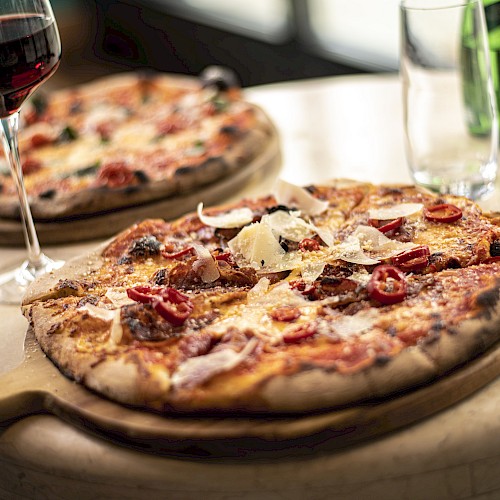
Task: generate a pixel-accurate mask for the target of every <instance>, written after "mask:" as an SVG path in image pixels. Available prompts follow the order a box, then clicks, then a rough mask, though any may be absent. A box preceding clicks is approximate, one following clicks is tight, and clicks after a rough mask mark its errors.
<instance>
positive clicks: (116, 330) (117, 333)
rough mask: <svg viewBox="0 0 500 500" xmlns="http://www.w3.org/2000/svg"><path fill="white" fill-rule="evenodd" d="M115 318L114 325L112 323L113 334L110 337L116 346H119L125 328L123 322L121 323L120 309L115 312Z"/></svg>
mask: <svg viewBox="0 0 500 500" xmlns="http://www.w3.org/2000/svg"><path fill="white" fill-rule="evenodd" d="M114 313H115V315H114V317H113V323H111V332H110V334H109V336H110V337H111V340H112V341H113V342H114V343H115V344H119V343H120V342H121V340H122V337H123V327H122V322H121V310H120V309H115V310H114Z"/></svg>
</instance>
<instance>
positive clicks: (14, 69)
mask: <svg viewBox="0 0 500 500" xmlns="http://www.w3.org/2000/svg"><path fill="white" fill-rule="evenodd" d="M0 1H1V0H0ZM60 59H61V42H60V40H59V33H58V31H57V26H56V24H55V22H54V19H52V18H47V17H45V16H43V15H38V14H19V15H9V16H0V118H5V117H6V116H9V115H11V114H12V113H14V112H15V111H17V110H18V109H19V107H20V106H21V104H22V103H23V102H24V101H25V99H26V98H27V97H28V96H29V95H30V94H31V93H32V92H33V91H34V90H35V89H36V88H37V87H38V85H40V83H42V82H43V81H44V80H45V79H47V78H48V77H49V76H50V75H52V73H54V71H55V70H56V69H57V66H58V65H59V61H60Z"/></svg>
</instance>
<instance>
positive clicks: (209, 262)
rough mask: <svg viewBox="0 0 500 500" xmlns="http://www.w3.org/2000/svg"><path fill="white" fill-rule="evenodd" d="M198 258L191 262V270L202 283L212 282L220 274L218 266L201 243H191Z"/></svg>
mask: <svg viewBox="0 0 500 500" xmlns="http://www.w3.org/2000/svg"><path fill="white" fill-rule="evenodd" d="M193 248H194V251H195V252H196V255H197V257H198V259H197V260H196V261H195V262H194V264H193V270H194V271H195V272H196V273H197V274H198V275H199V276H200V277H201V279H202V280H203V282H204V283H212V282H214V281H215V280H216V279H217V278H219V276H220V272H219V268H218V266H217V263H216V261H215V259H214V258H213V257H212V254H211V253H210V252H209V251H208V250H207V249H206V248H205V247H203V246H202V245H198V244H196V243H193Z"/></svg>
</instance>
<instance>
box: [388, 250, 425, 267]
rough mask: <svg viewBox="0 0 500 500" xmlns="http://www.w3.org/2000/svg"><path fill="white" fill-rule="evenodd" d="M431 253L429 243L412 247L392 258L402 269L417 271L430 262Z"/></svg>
mask: <svg viewBox="0 0 500 500" xmlns="http://www.w3.org/2000/svg"><path fill="white" fill-rule="evenodd" d="M430 254H431V252H430V250H429V247H428V246H427V245H420V246H419V247H415V248H411V249H410V250H406V251H405V252H401V253H398V254H397V255H394V256H393V257H392V258H391V262H392V263H393V264H394V265H395V266H397V267H399V269H401V271H405V272H408V271H417V270H418V269H423V268H424V267H427V265H428V264H429V255H430Z"/></svg>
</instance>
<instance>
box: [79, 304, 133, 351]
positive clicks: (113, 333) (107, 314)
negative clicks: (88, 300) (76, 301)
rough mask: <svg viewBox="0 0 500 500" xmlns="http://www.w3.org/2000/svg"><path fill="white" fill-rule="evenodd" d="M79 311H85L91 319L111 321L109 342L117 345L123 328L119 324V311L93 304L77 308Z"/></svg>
mask: <svg viewBox="0 0 500 500" xmlns="http://www.w3.org/2000/svg"><path fill="white" fill-rule="evenodd" d="M79 310H80V311H87V312H88V313H89V314H90V315H91V316H92V317H94V318H98V319H101V320H103V321H111V330H110V332H109V335H110V338H111V340H112V341H113V342H114V343H115V344H119V343H120V342H121V340H122V336H123V327H122V323H121V309H105V308H104V307H97V306H94V305H93V304H85V305H84V306H82V307H80V308H79Z"/></svg>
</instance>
